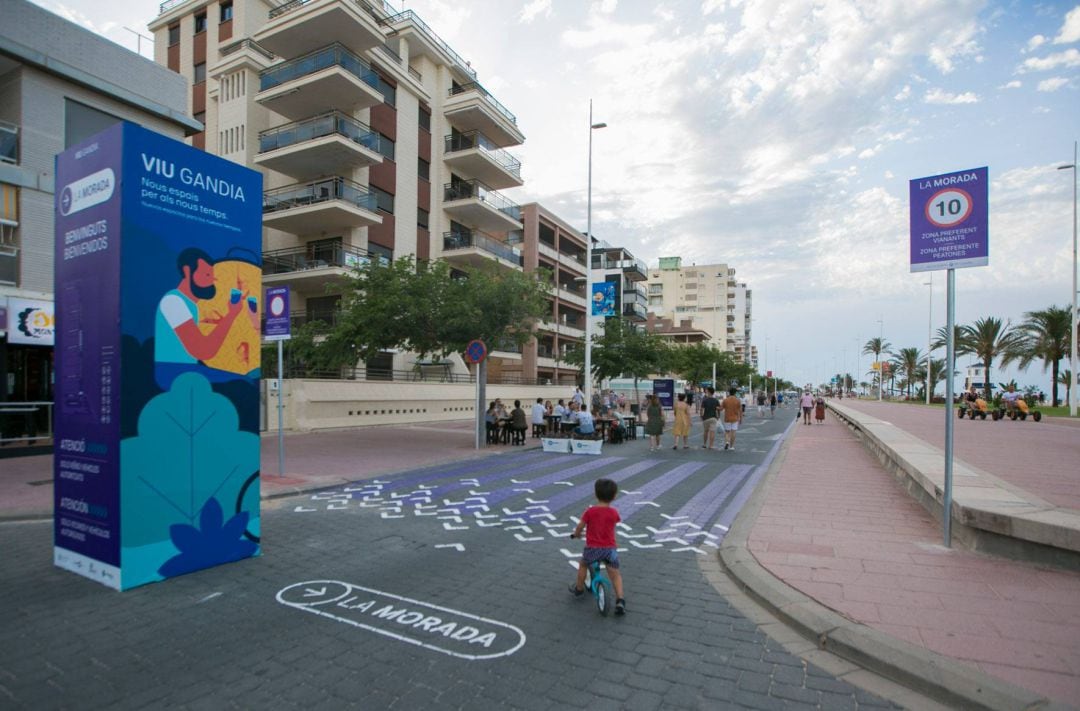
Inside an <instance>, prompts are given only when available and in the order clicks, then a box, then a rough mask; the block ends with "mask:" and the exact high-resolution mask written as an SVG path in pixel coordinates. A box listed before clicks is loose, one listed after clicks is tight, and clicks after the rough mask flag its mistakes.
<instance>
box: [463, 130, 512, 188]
mask: <svg viewBox="0 0 1080 711" xmlns="http://www.w3.org/2000/svg"><path fill="white" fill-rule="evenodd" d="M473 148H479V149H480V150H481V151H483V153H484V155H486V156H487V157H488V158H490V159H491V160H493V161H495V162H496V163H498V164H499V165H500V166H502V167H503V169H504V170H506V171H507V172H509V173H512V174H513V176H514V177H515V178H517V179H518V180H520V179H521V161H519V160H518V159H517V158H515V157H514V156H512V155H510V153H509V152H507V151H505V150H503V149H502V148H499V147H498V146H496V145H495V144H494V143H492V142H491V139H490V138H488V137H487V136H485V135H484V134H482V133H480V132H479V131H466V132H464V133H458V134H453V135H450V136H447V137H446V153H455V152H457V151H467V150H471V149H473Z"/></svg>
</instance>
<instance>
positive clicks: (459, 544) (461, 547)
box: [435, 543, 465, 553]
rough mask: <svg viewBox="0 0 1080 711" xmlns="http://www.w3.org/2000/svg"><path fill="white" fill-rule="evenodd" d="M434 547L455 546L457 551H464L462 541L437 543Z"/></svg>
mask: <svg viewBox="0 0 1080 711" xmlns="http://www.w3.org/2000/svg"><path fill="white" fill-rule="evenodd" d="M435 547H436V548H456V549H457V550H458V552H459V553H464V552H465V545H464V544H462V543H437V544H435Z"/></svg>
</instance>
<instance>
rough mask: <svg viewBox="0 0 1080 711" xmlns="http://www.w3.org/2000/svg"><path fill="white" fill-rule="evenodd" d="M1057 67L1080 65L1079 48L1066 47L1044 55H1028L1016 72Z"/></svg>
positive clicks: (1040, 70)
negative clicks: (1061, 50)
mask: <svg viewBox="0 0 1080 711" xmlns="http://www.w3.org/2000/svg"><path fill="white" fill-rule="evenodd" d="M1059 67H1080V50H1077V49H1067V50H1065V51H1064V52H1058V53H1056V54H1049V55H1047V56H1045V57H1030V58H1028V59H1025V60H1024V61H1023V63H1022V64H1021V65H1020V67H1019V68H1018V69H1017V72H1019V73H1021V74H1023V73H1024V72H1043V71H1047V70H1050V69H1057V68H1059Z"/></svg>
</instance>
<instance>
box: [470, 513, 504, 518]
mask: <svg viewBox="0 0 1080 711" xmlns="http://www.w3.org/2000/svg"><path fill="white" fill-rule="evenodd" d="M473 516H475V517H477V518H498V517H499V514H482V513H480V512H479V511H473Z"/></svg>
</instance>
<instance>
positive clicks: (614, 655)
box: [0, 417, 890, 709]
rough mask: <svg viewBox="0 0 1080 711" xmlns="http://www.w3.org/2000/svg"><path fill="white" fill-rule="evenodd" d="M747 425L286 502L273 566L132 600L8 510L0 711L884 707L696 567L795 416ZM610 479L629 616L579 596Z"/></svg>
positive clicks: (515, 457)
mask: <svg viewBox="0 0 1080 711" xmlns="http://www.w3.org/2000/svg"><path fill="white" fill-rule="evenodd" d="M749 424H750V426H748V427H746V428H744V430H743V432H741V433H740V437H739V443H740V449H739V450H738V451H735V452H723V451H711V452H707V451H703V450H701V449H697V450H680V451H672V450H670V449H667V450H663V451H660V452H653V453H650V452H648V450H647V445H646V444H645V442H644V441H643V440H638V441H637V442H630V443H627V444H625V445H622V446H606V447H605V450H604V453H603V455H601V456H596V457H588V456H572V455H562V454H551V453H542V452H539V451H529V452H513V453H504V454H500V455H497V456H494V457H489V458H484V459H476V460H470V461H466V462H456V463H446V464H442V465H439V466H436V467H429V468H426V469H420V470H415V471H412V472H407V473H404V474H400V475H395V476H387V477H384V478H381V479H375V480H368V481H364V482H357V483H355V484H352V485H346V486H340V487H338V488H336V489H331V490H327V491H323V492H319V493H316V494H313V495H306V496H298V497H293V498H288V499H279V500H276V501H274V502H270V503H266V504H264V510H263V517H262V524H263V528H264V530H263V531H262V543H263V556H262V557H260V558H257V559H251V560H247V561H243V562H240V563H234V564H231V565H226V566H222V567H218V568H214V569H210V570H205V571H202V572H199V573H195V574H191V575H186V576H183V577H180V578H175V579H172V580H169V581H167V582H165V583H162V584H157V585H149V586H146V587H142V588H138V589H135V590H132V591H128V592H125V593H116V592H114V591H111V590H108V589H106V588H104V587H101V586H98V585H96V584H94V583H92V582H89V581H85V580H83V579H81V578H79V577H76V576H73V575H71V574H69V573H66V572H63V571H61V570H59V569H56V568H54V567H53V566H52V564H51V550H50V548H51V545H52V541H51V526H50V524H49V523H42V522H24V523H14V522H12V523H7V524H3V525H0V550H2V551H3V555H2V556H0V629H2V630H3V635H4V642H5V643H4V644H3V645H2V646H0V707H7V708H12V707H14V708H34V709H46V708H50V709H51V708H146V707H155V708H156V707H162V706H169V707H187V708H212V709H218V708H228V707H244V708H250V707H257V706H268V707H272V708H282V707H286V708H287V707H303V708H335V709H337V708H343V707H355V708H365V709H376V708H395V709H397V708H402V709H422V708H439V709H454V708H468V709H493V708H523V709H534V708H535V709H547V708H574V707H585V706H588V707H590V708H601V709H602V708H612V709H616V708H617V709H655V708H703V709H717V708H728V707H744V708H758V709H785V708H825V709H849V708H863V707H866V708H877V707H886V706H889V705H890V704H889V703H888V702H886V701H884V700H882V699H881V698H879V697H876V696H873V695H871V694H869V693H867V692H864V691H862V690H859V689H856V688H855V687H853V686H851V685H850V684H848V683H846V682H843V681H838V680H837V679H835V678H834V677H832V676H831V675H830V674H829V673H827V672H825V671H824V670H822V669H821V668H818V667H816V666H814V665H813V664H808V663H807V662H805V661H804V660H802V659H801V658H799V657H796V656H793V655H791V654H789V653H788V652H786V651H784V649H783V648H782V647H781V646H780V645H779V644H777V643H776V642H774V641H772V640H771V639H770V638H769V637H767V636H766V635H765V634H764V633H763V632H762V631H761V630H760V629H759V628H758V627H757V625H756V624H755V623H754V622H751V621H750V620H749V619H747V618H746V617H744V616H743V615H742V614H740V613H739V612H738V611H737V610H736V609H735V608H734V607H733V606H732V605H731V604H729V603H728V601H726V600H725V599H724V598H723V597H722V596H721V595H720V594H719V593H718V592H717V590H716V589H715V588H714V587H713V586H712V585H710V584H709V582H708V581H706V579H705V578H704V576H703V573H702V571H701V568H700V566H699V565H698V558H699V557H700V556H715V554H716V546H717V544H718V542H719V540H720V539H721V538H722V536H723V533H724V531H725V530H726V528H727V526H728V525H730V522H731V521H732V520H733V519H734V516H735V514H736V513H737V511H738V508H739V507H740V506H741V505H742V503H743V502H744V501H745V499H746V497H747V495H748V494H749V492H750V490H751V489H752V487H753V486H754V485H755V484H756V482H757V481H758V479H759V477H760V474H761V472H762V468H761V467H760V466H758V465H759V464H761V462H762V461H763V460H764V459H765V458H766V455H767V453H768V451H769V450H770V449H771V448H772V447H773V446H774V445H775V444H776V443H777V442H778V440H779V439H780V437H781V436H782V432H783V430H784V429H785V428H786V427H787V426H788V425H789V420H788V418H786V417H785V418H783V419H777V420H764V421H756V420H755V421H754V422H752V423H749ZM669 439H670V438H669ZM692 441H694V442H700V435H699V434H698V433H695V436H694V437H693V438H692ZM600 476H607V477H611V478H614V479H616V480H617V481H618V482H619V486H620V489H621V491H620V495H619V498H618V499H617V501H616V505H617V506H618V508H619V509H620V512H621V514H622V517H623V519H624V525H622V526H621V527H620V530H619V536H620V546H622V547H623V548H624V549H623V550H622V552H621V554H620V555H621V558H622V571H623V575H624V578H625V584H626V598H627V607H628V613H627V615H625V616H624V617H602V616H601V615H600V614H599V613H598V612H597V610H596V607H595V606H594V605H593V604H592V601H591V599H581V600H575V599H573V598H572V597H571V596H570V595H569V594H568V593H567V592H566V584H567V583H568V582H569V581H570V580H571V579H572V576H573V569H572V565H573V561H574V560H575V558H576V556H577V555H578V554H579V553H580V548H581V544H580V542H578V541H571V540H570V539H569V538H568V537H567V534H568V532H569V531H570V530H571V527H572V525H573V524H574V523H575V518H574V517H576V516H577V515H579V514H580V513H581V511H582V510H583V508H584V507H585V506H586V505H587V504H589V503H590V502H591V500H592V482H593V481H594V480H595V479H596V478H598V477H600Z"/></svg>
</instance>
